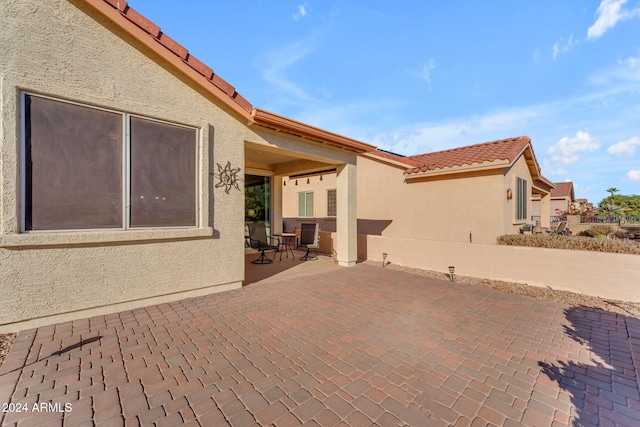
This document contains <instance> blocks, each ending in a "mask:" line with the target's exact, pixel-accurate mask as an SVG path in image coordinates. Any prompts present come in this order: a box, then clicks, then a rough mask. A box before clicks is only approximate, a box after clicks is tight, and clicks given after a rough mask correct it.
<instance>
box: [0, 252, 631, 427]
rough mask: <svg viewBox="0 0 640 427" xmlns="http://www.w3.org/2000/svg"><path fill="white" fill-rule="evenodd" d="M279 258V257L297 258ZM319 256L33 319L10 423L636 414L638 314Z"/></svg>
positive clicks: (11, 372)
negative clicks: (210, 291)
mask: <svg viewBox="0 0 640 427" xmlns="http://www.w3.org/2000/svg"><path fill="white" fill-rule="evenodd" d="M321 261H322V260H320V261H317V262H313V263H306V264H304V266H303V267H305V266H306V267H307V268H318V267H317V266H322V264H320V262H321ZM285 263H286V261H285V260H284V259H283V261H282V263H280V262H279V261H276V262H275V263H274V266H275V267H277V266H278V265H280V267H281V268H285V270H287V271H290V272H292V271H293V270H294V269H295V268H297V267H298V265H295V264H293V263H291V264H288V265H290V266H292V268H286V267H287V264H285ZM259 267H261V266H259ZM325 267H327V269H326V271H323V272H313V274H309V275H304V276H300V275H298V272H296V274H295V275H292V276H290V277H289V278H286V277H284V278H282V277H281V278H282V280H275V279H274V281H270V282H269V283H267V282H260V281H254V285H250V286H245V287H243V288H242V289H240V290H236V291H230V292H226V293H219V294H214V295H209V296H206V297H200V298H195V299H187V300H182V301H177V302H174V303H169V304H161V305H156V306H150V307H146V308H141V309H136V310H132V311H125V312H121V313H118V314H113V315H107V316H97V317H93V318H90V319H84V320H79V321H74V322H68V323H63V324H58V325H55V326H47V327H41V328H38V329H32V330H28V331H22V332H21V333H20V334H19V336H18V337H17V339H16V341H15V343H14V346H13V348H12V350H11V353H10V354H9V357H8V358H7V360H6V362H5V364H4V365H3V366H2V368H1V370H0V402H3V403H7V404H8V403H9V402H11V403H12V404H14V405H13V406H11V407H10V408H9V409H12V410H14V412H11V413H7V412H3V413H2V414H1V416H2V418H1V419H0V423H1V424H2V425H13V424H15V423H17V424H18V425H20V426H29V425H31V426H35V425H62V423H63V422H64V425H84V424H86V425H91V424H92V420H93V421H94V422H95V423H96V424H97V425H114V426H120V425H151V424H154V423H155V425H158V426H160V425H181V424H187V425H193V426H196V425H203V426H213V425H234V426H248V425H263V426H268V425H275V426H285V425H299V424H306V425H320V426H329V425H339V424H341V425H350V426H359V425H363V426H368V425H380V426H387V425H392V426H397V425H411V426H421V425H429V426H440V425H442V426H446V425H459V426H468V425H473V426H476V425H482V426H485V425H497V426H510V425H527V426H549V425H558V426H560V425H572V426H577V425H580V426H589V425H599V426H606V425H612V426H613V425H627V426H631V425H637V424H638V423H639V422H640V395H639V393H638V389H639V387H638V378H637V374H636V373H637V367H638V360H639V357H640V347H639V345H640V320H638V319H636V318H631V317H625V316H621V315H616V314H613V313H608V312H604V311H599V310H595V309H588V308H582V307H570V306H567V305H562V304H557V303H551V302H546V301H540V300H536V299H532V298H528V297H522V296H519V295H515V294H508V293H502V292H499V291H495V290H491V289H487V288H481V287H473V286H469V285H462V284H458V283H452V282H445V281H439V280H434V279H430V278H427V277H424V276H416V275H411V274H406V273H402V272H398V271H393V270H389V269H382V268H380V267H374V266H370V265H362V264H361V265H358V266H356V267H353V268H348V269H347V268H337V267H336V266H335V265H332V264H330V263H328V264H326V265H325ZM333 267H335V268H333ZM49 402H52V403H53V404H52V405H48V406H47V405H45V406H44V407H42V408H45V409H48V410H49V411H48V412H46V411H40V412H38V411H35V410H34V404H36V403H37V404H38V406H36V408H41V406H40V405H42V404H43V403H49ZM55 403H59V404H60V405H59V406H56V405H55ZM15 404H19V406H16V405H15ZM65 404H69V405H67V407H66V408H65ZM23 405H26V406H23ZM18 407H20V408H23V407H26V408H27V410H26V411H22V412H15V410H16V408H18ZM65 409H67V412H65Z"/></svg>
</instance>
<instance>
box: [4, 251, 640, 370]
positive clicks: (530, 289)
mask: <svg viewBox="0 0 640 427" xmlns="http://www.w3.org/2000/svg"><path fill="white" fill-rule="evenodd" d="M364 263H365V264H369V265H378V266H379V265H380V262H374V261H364ZM385 268H391V269H393V270H398V271H404V272H406V273H411V274H419V275H422V276H428V277H433V278H434V279H442V280H449V275H448V274H445V273H438V272H436V271H430V270H421V269H419V268H411V267H403V266H400V265H395V264H391V263H389V264H387V265H386V266H385ZM455 280H456V282H461V283H467V284H469V285H476V286H485V287H487V288H493V289H498V290H501V291H505V292H512V293H514V294H520V295H526V296H529V297H533V298H539V299H543V300H547V301H555V302H561V303H564V304H569V305H578V306H586V307H594V308H599V309H601V310H606V311H612V312H614V313H619V314H623V315H625V316H633V317H638V318H640V303H635V302H627V301H616V300H610V299H604V298H599V297H592V296H589V295H583V294H578V293H575V292H569V291H560V290H557V289H551V288H549V287H541V286H529V285H525V284H521V283H512V282H502V281H500V280H489V279H478V278H477V277H467V276H458V275H456V276H455ZM15 337H16V334H0V366H2V362H4V359H5V357H6V356H7V353H9V349H10V348H11V344H12V343H13V340H14V339H15Z"/></svg>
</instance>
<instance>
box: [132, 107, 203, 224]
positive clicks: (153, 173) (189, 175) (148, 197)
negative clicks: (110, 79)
mask: <svg viewBox="0 0 640 427" xmlns="http://www.w3.org/2000/svg"><path fill="white" fill-rule="evenodd" d="M195 162H196V131H195V129H190V128H184V127H180V126H174V125H170V124H167V123H160V122H155V121H152V120H145V119H141V118H137V117H132V118H131V217H130V225H131V227H154V226H162V227H170V226H195V225H196V194H195V191H196V176H195V172H196V163H195Z"/></svg>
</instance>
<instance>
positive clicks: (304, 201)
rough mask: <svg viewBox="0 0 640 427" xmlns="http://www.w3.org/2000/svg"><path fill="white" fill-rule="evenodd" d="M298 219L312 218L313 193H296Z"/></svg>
mask: <svg viewBox="0 0 640 427" xmlns="http://www.w3.org/2000/svg"><path fill="white" fill-rule="evenodd" d="M298 217H299V218H313V217H314V210H313V191H303V192H300V193H298Z"/></svg>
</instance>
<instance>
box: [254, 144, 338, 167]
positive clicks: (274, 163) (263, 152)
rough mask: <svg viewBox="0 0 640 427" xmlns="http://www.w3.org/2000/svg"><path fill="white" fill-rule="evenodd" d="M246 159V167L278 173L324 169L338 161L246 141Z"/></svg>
mask: <svg viewBox="0 0 640 427" xmlns="http://www.w3.org/2000/svg"><path fill="white" fill-rule="evenodd" d="M244 159H245V168H246V169H259V170H264V171H269V172H271V173H273V174H276V175H290V174H294V173H302V172H314V171H319V170H324V169H326V168H327V165H335V164H336V163H337V162H335V161H332V160H331V159H325V158H322V157H317V156H312V155H309V154H305V153H293V152H289V151H287V150H283V149H280V148H276V147H269V146H263V145H259V144H253V143H250V142H245V144H244Z"/></svg>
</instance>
